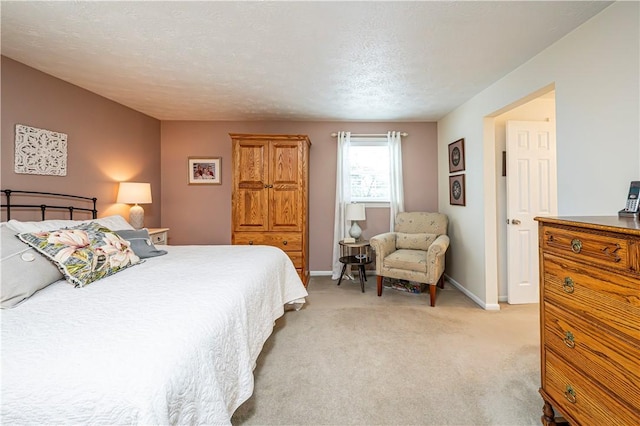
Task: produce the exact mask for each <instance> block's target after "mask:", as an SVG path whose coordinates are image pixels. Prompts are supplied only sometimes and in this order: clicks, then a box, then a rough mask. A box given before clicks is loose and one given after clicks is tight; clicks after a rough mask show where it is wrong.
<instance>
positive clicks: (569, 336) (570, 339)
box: [562, 331, 576, 349]
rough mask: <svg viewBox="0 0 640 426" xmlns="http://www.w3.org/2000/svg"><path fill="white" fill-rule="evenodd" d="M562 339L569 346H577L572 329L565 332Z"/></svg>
mask: <svg viewBox="0 0 640 426" xmlns="http://www.w3.org/2000/svg"><path fill="white" fill-rule="evenodd" d="M562 341H563V342H564V344H565V345H567V347H568V348H571V349H573V348H575V346H576V342H574V340H573V333H572V332H570V331H566V332H565V333H564V339H562Z"/></svg>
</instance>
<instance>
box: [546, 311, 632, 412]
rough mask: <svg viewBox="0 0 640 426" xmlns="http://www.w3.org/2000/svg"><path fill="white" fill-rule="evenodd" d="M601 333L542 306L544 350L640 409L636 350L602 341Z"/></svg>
mask: <svg viewBox="0 0 640 426" xmlns="http://www.w3.org/2000/svg"><path fill="white" fill-rule="evenodd" d="M605 333H606V332H604V331H603V330H601V329H599V328H597V327H595V326H594V325H593V324H591V323H589V322H587V321H584V320H583V319H582V318H580V317H578V316H576V315H573V313H572V312H567V311H563V310H561V309H560V308H558V307H556V306H554V305H552V304H550V303H548V302H545V304H544V342H545V345H546V347H548V348H550V349H552V350H553V351H554V352H555V353H557V354H558V355H559V357H560V358H561V359H564V360H565V361H567V362H568V363H570V364H571V365H573V366H575V367H576V369H579V370H581V371H583V372H584V373H586V374H587V375H588V376H590V377H591V378H592V379H593V381H595V382H597V383H600V384H601V385H602V386H603V387H606V388H608V389H610V390H611V391H612V392H614V393H615V394H616V395H617V396H618V397H620V399H622V400H624V401H626V402H627V405H628V406H629V407H638V408H637V410H640V371H639V370H638V359H640V347H637V346H633V345H631V344H630V343H629V341H626V340H623V339H619V338H616V337H614V336H609V338H607V339H604V338H603V334H605ZM639 415H640V413H639Z"/></svg>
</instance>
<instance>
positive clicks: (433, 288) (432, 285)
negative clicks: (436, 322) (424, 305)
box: [429, 284, 436, 306]
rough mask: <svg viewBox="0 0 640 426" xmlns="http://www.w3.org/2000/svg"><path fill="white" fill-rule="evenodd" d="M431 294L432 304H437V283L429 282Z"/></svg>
mask: <svg viewBox="0 0 640 426" xmlns="http://www.w3.org/2000/svg"><path fill="white" fill-rule="evenodd" d="M429 296H430V297H431V306H436V285H435V284H429Z"/></svg>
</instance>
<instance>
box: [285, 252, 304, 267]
mask: <svg viewBox="0 0 640 426" xmlns="http://www.w3.org/2000/svg"><path fill="white" fill-rule="evenodd" d="M286 253H287V256H289V259H291V262H293V266H295V267H296V268H297V269H301V268H302V252H301V251H288V252H286Z"/></svg>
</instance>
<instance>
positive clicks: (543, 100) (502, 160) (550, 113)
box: [494, 87, 557, 303]
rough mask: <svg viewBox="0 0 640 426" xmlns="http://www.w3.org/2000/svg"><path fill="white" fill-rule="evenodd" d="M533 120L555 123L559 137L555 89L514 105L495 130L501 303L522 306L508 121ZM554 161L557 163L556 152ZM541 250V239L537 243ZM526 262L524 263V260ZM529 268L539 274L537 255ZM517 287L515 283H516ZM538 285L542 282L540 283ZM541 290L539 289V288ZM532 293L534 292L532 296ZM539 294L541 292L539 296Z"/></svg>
mask: <svg viewBox="0 0 640 426" xmlns="http://www.w3.org/2000/svg"><path fill="white" fill-rule="evenodd" d="M513 120H518V121H532V122H547V123H549V124H551V126H550V128H551V129H552V131H553V133H554V137H555V127H556V126H555V121H556V114H555V91H554V90H553V87H551V88H549V89H548V91H547V92H545V93H544V94H542V95H538V96H537V97H535V98H533V99H527V100H524V102H521V103H519V104H518V105H517V106H513V107H511V108H509V109H506V110H503V112H502V113H500V114H499V115H497V116H495V117H494V131H495V150H496V163H495V164H496V166H497V169H498V170H496V174H495V175H496V214H497V217H496V234H497V235H496V240H497V241H496V243H497V244H496V247H497V256H496V260H497V286H498V289H497V294H498V301H499V302H508V301H509V302H513V301H516V302H518V303H520V302H519V300H525V299H519V298H518V297H514V296H516V295H515V294H512V295H511V296H512V297H509V296H510V295H509V275H510V273H511V275H512V279H513V275H514V272H513V266H514V262H513V259H514V258H519V259H524V258H525V257H526V256H524V255H523V254H522V253H517V250H518V247H509V244H508V232H509V231H512V229H510V228H509V226H511V225H509V224H507V220H510V218H509V217H508V216H507V211H508V206H507V184H508V182H509V180H508V179H509V173H508V168H507V167H506V163H507V161H506V153H507V138H506V133H507V130H506V129H507V122H508V121H513ZM552 161H553V162H554V164H555V161H556V160H555V153H554V157H553V159H552ZM553 185H554V188H553V192H554V193H557V183H556V182H554V183H553ZM534 244H535V246H536V247H537V239H536V240H535V241H534ZM509 258H511V259H512V265H511V268H512V269H511V272H510V269H509V268H510V267H509ZM520 261H522V260H520ZM534 262H535V264H529V265H527V266H528V268H521V269H523V270H529V271H533V272H535V271H537V270H538V264H537V256H533V260H532V261H531V263H534ZM512 284H513V283H512ZM535 285H536V286H537V285H538V283H537V282H536V283H535ZM536 288H537V287H536ZM529 294H531V293H529ZM536 294H537V293H536ZM529 301H530V302H533V301H534V302H537V297H533V298H531V297H529Z"/></svg>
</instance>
